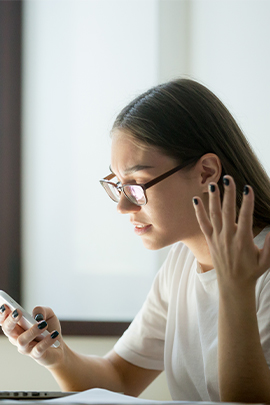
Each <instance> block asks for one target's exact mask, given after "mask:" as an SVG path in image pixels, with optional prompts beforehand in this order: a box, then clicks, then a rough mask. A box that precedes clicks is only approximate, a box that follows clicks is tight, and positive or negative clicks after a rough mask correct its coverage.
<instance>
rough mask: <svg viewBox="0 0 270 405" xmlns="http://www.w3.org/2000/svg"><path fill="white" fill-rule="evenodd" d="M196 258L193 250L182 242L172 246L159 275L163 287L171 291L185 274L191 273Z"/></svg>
mask: <svg viewBox="0 0 270 405" xmlns="http://www.w3.org/2000/svg"><path fill="white" fill-rule="evenodd" d="M194 261H195V257H194V255H193V253H192V252H191V250H190V249H189V248H188V247H187V246H186V245H184V244H183V243H182V242H177V243H175V244H174V245H172V246H171V248H170V250H169V253H168V256H167V258H166V260H165V262H164V263H163V266H162V267H161V269H160V271H159V273H158V275H159V279H160V281H161V283H162V284H163V286H165V285H166V286H167V287H168V289H169V290H170V289H171V286H172V284H175V283H177V282H178V281H179V280H180V278H181V277H182V275H183V273H186V272H189V271H190V268H191V267H192V266H193V264H194Z"/></svg>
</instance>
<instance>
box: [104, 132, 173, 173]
mask: <svg viewBox="0 0 270 405" xmlns="http://www.w3.org/2000/svg"><path fill="white" fill-rule="evenodd" d="M172 160H173V159H171V158H170V157H168V156H166V155H165V154H164V153H162V152H161V151H160V150H159V149H158V148H155V147H154V146H148V145H146V144H143V143H140V142H138V141H137V140H135V139H134V138H133V137H132V136H131V135H130V134H129V133H128V132H125V131H122V130H121V131H120V130H115V131H114V132H113V134H112V148H111V168H112V170H113V171H114V172H119V173H125V172H128V171H129V170H130V169H132V168H134V167H135V166H137V167H139V166H149V167H151V168H152V167H157V166H162V165H163V164H166V163H170V162H171V161H172Z"/></svg>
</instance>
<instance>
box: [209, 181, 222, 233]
mask: <svg viewBox="0 0 270 405" xmlns="http://www.w3.org/2000/svg"><path fill="white" fill-rule="evenodd" d="M209 216H210V220H211V223H212V226H213V229H214V230H215V231H216V232H217V233H219V232H220V231H221V229H222V213H221V202H220V192H219V187H218V185H217V184H215V183H210V184H209Z"/></svg>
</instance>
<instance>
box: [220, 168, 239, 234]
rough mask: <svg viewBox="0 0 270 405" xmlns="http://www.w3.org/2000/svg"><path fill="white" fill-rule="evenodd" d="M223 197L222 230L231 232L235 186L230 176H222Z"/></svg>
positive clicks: (232, 227)
mask: <svg viewBox="0 0 270 405" xmlns="http://www.w3.org/2000/svg"><path fill="white" fill-rule="evenodd" d="M223 184H224V197H223V202H222V222H223V226H224V230H225V231H227V232H231V231H234V230H235V223H236V204H235V200H236V187H235V183H234V180H233V178H232V177H231V176H224V177H223Z"/></svg>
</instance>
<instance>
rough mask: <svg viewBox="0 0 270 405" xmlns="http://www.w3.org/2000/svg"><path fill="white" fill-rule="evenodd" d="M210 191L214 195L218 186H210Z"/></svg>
mask: <svg viewBox="0 0 270 405" xmlns="http://www.w3.org/2000/svg"><path fill="white" fill-rule="evenodd" d="M209 189H210V191H211V193H213V192H214V191H215V190H216V186H215V185H214V184H209Z"/></svg>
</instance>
